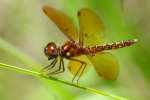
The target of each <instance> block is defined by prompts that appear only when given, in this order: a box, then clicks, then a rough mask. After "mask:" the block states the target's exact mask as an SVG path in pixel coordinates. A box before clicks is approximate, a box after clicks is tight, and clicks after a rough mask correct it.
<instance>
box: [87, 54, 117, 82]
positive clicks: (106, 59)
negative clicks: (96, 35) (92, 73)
mask: <svg viewBox="0 0 150 100" xmlns="http://www.w3.org/2000/svg"><path fill="white" fill-rule="evenodd" d="M88 58H89V59H90V61H91V62H92V64H93V65H94V67H95V69H96V72H97V73H98V75H99V76H101V77H102V78H103V79H105V80H115V79H116V78H117V76H118V62H117V61H116V59H115V58H114V57H113V55H112V54H111V53H108V52H100V53H96V54H95V56H90V55H88Z"/></svg>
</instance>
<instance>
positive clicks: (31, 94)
mask: <svg viewBox="0 0 150 100" xmlns="http://www.w3.org/2000/svg"><path fill="white" fill-rule="evenodd" d="M44 4H47V5H50V6H53V7H54V8H57V9H60V10H62V11H63V12H65V13H66V14H67V15H68V16H70V17H71V18H72V20H73V21H74V22H75V23H76V25H78V19H77V16H76V12H77V11H78V10H79V9H80V8H90V9H92V10H93V11H95V12H96V13H97V14H98V15H99V16H101V19H102V20H103V22H104V24H105V26H106V29H107V30H106V41H108V42H110V41H116V40H121V39H130V38H138V39H139V41H138V43H137V44H136V45H134V46H132V47H128V48H123V49H118V50H113V51H111V52H112V53H113V54H114V56H115V57H116V58H117V60H118V62H119V65H120V66H119V67H120V69H119V70H120V71H119V77H118V79H117V80H116V81H104V80H102V79H101V78H99V77H98V76H97V74H96V72H95V70H94V68H93V67H91V68H90V70H89V71H88V72H87V73H86V74H85V75H83V77H82V78H81V80H80V84H83V85H84V86H90V87H93V88H97V89H103V90H104V91H106V92H109V93H111V94H115V95H118V96H123V97H126V98H128V99H130V100H149V99H150V90H149V89H150V70H149V69H150V68H149V67H150V64H149V60H150V52H149V49H150V47H149V43H150V34H149V31H150V20H149V16H150V6H149V4H150V1H149V0H0V62H3V63H7V64H11V65H15V66H20V67H23V68H28V69H33V70H37V71H39V70H40V69H41V68H42V67H41V66H46V65H47V64H48V61H47V58H46V57H45V55H44V53H43V48H44V47H45V45H46V44H47V43H48V42H49V41H54V42H56V43H57V44H60V45H61V44H62V43H63V42H64V41H65V40H66V39H67V38H66V37H65V36H64V35H63V34H62V33H61V32H60V30H59V29H58V28H57V27H56V25H55V24H54V23H53V22H52V21H50V20H49V19H48V18H47V17H46V16H45V14H44V13H43V12H42V10H41V7H42V5H44ZM65 65H66V66H67V61H65ZM56 77H58V78H59V79H64V80H67V81H71V79H72V75H71V74H70V73H69V72H68V71H67V70H66V72H65V73H63V74H59V75H56ZM0 100H110V99H109V98H108V97H104V96H100V95H97V94H91V93H88V92H85V91H83V90H80V89H76V88H74V87H70V86H67V85H64V84H60V83H57V82H53V81H47V80H44V79H38V78H35V77H32V76H28V75H24V74H19V73H16V72H13V71H8V70H5V69H2V68H1V69H0Z"/></svg>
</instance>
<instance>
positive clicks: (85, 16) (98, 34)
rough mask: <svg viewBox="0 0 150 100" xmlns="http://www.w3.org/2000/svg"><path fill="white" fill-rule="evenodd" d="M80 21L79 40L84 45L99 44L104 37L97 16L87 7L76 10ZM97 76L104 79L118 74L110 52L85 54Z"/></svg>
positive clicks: (112, 77)
mask: <svg viewBox="0 0 150 100" xmlns="http://www.w3.org/2000/svg"><path fill="white" fill-rule="evenodd" d="M78 17H79V23H80V35H79V41H80V43H81V44H84V45H86V46H89V45H92V46H93V45H96V44H101V43H102V42H103V39H104V33H103V32H104V26H103V23H102V21H101V20H100V19H99V17H98V16H97V15H96V14H95V13H94V12H92V11H91V10H89V9H81V10H80V11H79V12H78ZM87 56H88V58H89V60H90V61H91V62H92V64H93V65H94V67H95V69H96V71H97V73H98V75H99V76H102V77H103V79H106V80H114V79H116V78H117V75H118V63H117V61H116V60H115V58H114V57H113V56H112V55H111V54H110V53H104V52H100V53H96V54H95V56H92V55H87Z"/></svg>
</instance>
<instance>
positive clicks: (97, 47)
mask: <svg viewBox="0 0 150 100" xmlns="http://www.w3.org/2000/svg"><path fill="white" fill-rule="evenodd" d="M136 42H137V39H132V40H122V41H118V42H113V43H108V44H104V45H95V46H92V47H85V48H84V50H83V51H84V52H83V53H84V54H92V53H96V52H101V51H104V50H111V49H118V48H123V47H127V46H130V45H132V44H134V43H136Z"/></svg>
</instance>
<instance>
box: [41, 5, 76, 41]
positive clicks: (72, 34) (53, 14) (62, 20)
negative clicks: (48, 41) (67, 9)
mask: <svg viewBox="0 0 150 100" xmlns="http://www.w3.org/2000/svg"><path fill="white" fill-rule="evenodd" d="M42 9H43V12H44V13H45V14H46V15H47V16H48V17H49V18H50V19H51V20H52V21H53V22H54V23H55V24H56V25H57V27H58V28H59V29H60V30H61V31H62V32H63V33H64V34H65V35H66V36H67V37H68V38H69V39H70V40H76V39H78V34H77V29H76V28H75V26H74V24H73V23H72V21H71V19H70V18H69V17H68V16H67V15H65V14H64V13H63V12H61V11H59V10H56V9H55V8H52V7H50V6H46V5H45V6H43V7H42Z"/></svg>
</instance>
